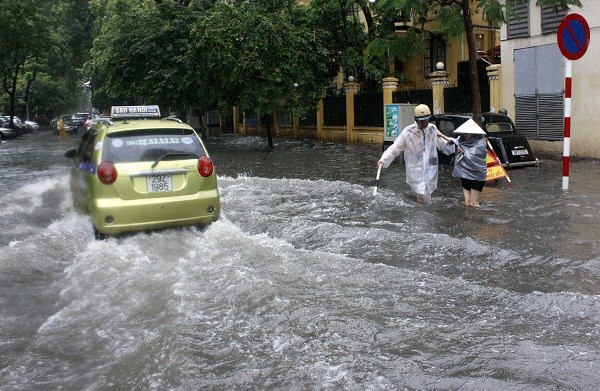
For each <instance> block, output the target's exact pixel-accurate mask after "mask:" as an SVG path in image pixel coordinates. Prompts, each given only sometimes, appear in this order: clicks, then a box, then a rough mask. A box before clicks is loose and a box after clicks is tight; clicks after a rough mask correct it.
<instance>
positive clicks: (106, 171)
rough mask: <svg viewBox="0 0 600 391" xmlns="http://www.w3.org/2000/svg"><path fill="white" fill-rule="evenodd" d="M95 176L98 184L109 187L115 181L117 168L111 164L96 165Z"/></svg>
mask: <svg viewBox="0 0 600 391" xmlns="http://www.w3.org/2000/svg"><path fill="white" fill-rule="evenodd" d="M96 175H97V176H98V179H99V180H100V182H102V183H104V184H105V185H111V184H113V183H114V182H115V181H116V180H117V175H118V174H117V167H115V165H114V164H113V163H112V162H102V163H100V165H98V169H97V170H96Z"/></svg>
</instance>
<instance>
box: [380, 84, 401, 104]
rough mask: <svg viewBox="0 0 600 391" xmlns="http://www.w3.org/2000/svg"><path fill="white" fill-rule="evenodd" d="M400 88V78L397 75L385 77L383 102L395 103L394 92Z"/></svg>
mask: <svg viewBox="0 0 600 391" xmlns="http://www.w3.org/2000/svg"><path fill="white" fill-rule="evenodd" d="M396 88H398V79H396V78H395V77H386V78H385V79H383V104H384V105H389V104H392V103H394V92H395V91H396Z"/></svg>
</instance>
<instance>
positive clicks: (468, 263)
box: [0, 133, 600, 390]
mask: <svg viewBox="0 0 600 391" xmlns="http://www.w3.org/2000/svg"><path fill="white" fill-rule="evenodd" d="M76 141H77V140H76V138H75V137H74V136H70V138H69V139H68V140H67V141H66V142H60V141H59V140H58V138H57V137H56V136H54V135H52V134H50V133H38V134H33V135H29V136H26V137H22V138H19V139H16V140H11V141H6V142H3V143H2V145H0V185H1V186H2V189H3V191H2V193H0V246H1V248H2V251H1V252H0V390H54V389H65V390H83V389H86V390H109V389H111V390H170V389H177V390H405V389H408V390H434V389H435V390H484V389H485V390H593V389H597V388H598V386H599V385H600V371H599V369H600V284H599V282H600V251H599V250H598V249H599V248H600V195H599V189H600V161H598V160H589V159H585V160H584V159H572V160H571V177H570V190H568V191H563V190H561V179H562V162H561V161H560V160H559V159H557V158H556V157H544V156H539V158H540V166H539V167H529V168H523V169H514V170H511V171H509V175H510V178H511V179H512V181H513V182H514V184H515V186H513V187H509V186H507V182H506V181H504V180H503V181H501V182H500V183H499V184H498V185H497V186H491V187H490V186H488V187H486V188H485V189H484V191H483V193H482V200H481V201H482V208H480V209H475V208H466V207H464V206H463V205H462V190H461V188H460V183H459V181H457V180H456V179H454V178H452V177H451V167H447V166H443V167H441V169H440V177H439V185H438V186H439V187H438V190H437V191H436V192H435V193H434V194H433V202H432V204H430V205H427V206H423V205H420V204H418V203H417V202H416V201H415V199H414V198H413V197H412V196H411V194H410V192H409V188H408V185H406V183H405V182H404V166H403V165H401V164H399V163H397V162H396V163H394V164H392V166H390V168H388V169H386V170H384V171H382V174H381V180H380V186H379V192H378V194H377V195H376V196H374V195H373V185H374V183H375V180H374V179H375V174H376V161H377V160H378V158H379V156H380V155H381V148H380V146H378V145H358V144H357V145H347V144H342V143H333V142H321V141H314V140H304V141H300V140H281V139H276V140H275V150H274V151H269V150H267V148H266V145H267V141H266V139H263V138H257V137H236V136H234V135H225V136H222V137H218V138H211V139H209V140H208V141H207V144H206V145H207V148H208V150H209V152H210V153H211V156H212V157H213V159H214V161H215V165H216V170H217V173H218V174H219V189H220V192H221V203H222V205H221V206H222V214H221V219H220V220H219V221H217V222H216V223H214V224H212V225H211V226H209V227H208V228H206V229H205V230H201V231H200V230H196V229H177V230H166V231H162V232H157V233H151V234H143V233H142V234H137V235H132V236H128V237H125V238H121V239H109V240H108V241H106V242H101V241H95V240H94V239H93V233H92V226H91V224H90V223H89V220H88V218H87V217H86V216H83V215H81V214H79V213H78V212H76V211H75V210H74V209H73V208H72V205H71V203H72V200H71V194H70V190H69V186H68V179H69V171H70V167H71V162H70V161H69V160H67V159H66V158H64V157H63V156H62V155H63V152H64V150H66V149H67V148H70V147H73V146H75V145H76Z"/></svg>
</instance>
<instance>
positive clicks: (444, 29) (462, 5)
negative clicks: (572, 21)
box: [357, 0, 581, 119]
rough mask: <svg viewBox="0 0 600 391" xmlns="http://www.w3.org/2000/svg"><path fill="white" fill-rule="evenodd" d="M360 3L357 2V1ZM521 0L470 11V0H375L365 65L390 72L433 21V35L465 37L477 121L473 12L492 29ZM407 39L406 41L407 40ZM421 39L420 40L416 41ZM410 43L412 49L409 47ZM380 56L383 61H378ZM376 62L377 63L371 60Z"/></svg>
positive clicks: (483, 3) (480, 3)
mask: <svg viewBox="0 0 600 391" xmlns="http://www.w3.org/2000/svg"><path fill="white" fill-rule="evenodd" d="M357 1H360V0H357ZM519 1H520V0H475V2H474V5H475V7H474V9H471V3H473V1H471V0H377V1H376V3H375V6H374V7H375V8H376V10H377V17H376V18H375V21H376V24H377V29H376V34H375V35H376V38H374V39H373V40H371V42H370V44H369V46H368V48H367V50H366V57H365V58H366V63H367V64H379V65H380V66H384V67H386V66H387V67H388V68H387V69H383V71H384V72H385V71H387V72H390V71H391V69H390V68H389V65H390V64H391V63H393V62H394V61H397V60H399V61H402V60H404V59H405V58H406V56H407V55H412V54H414V53H415V52H417V51H418V50H419V48H418V46H417V44H415V43H414V42H415V40H418V41H420V42H422V40H423V39H424V38H425V36H426V35H427V34H428V33H429V32H427V31H425V30H424V29H423V27H424V23H425V22H426V21H427V20H433V19H435V21H436V22H437V23H436V26H437V27H436V32H437V33H440V34H442V35H443V36H444V38H445V39H446V40H449V39H451V38H456V37H460V36H463V35H464V36H465V38H466V41H467V48H468V57H469V74H470V80H471V93H472V95H473V114H474V118H476V119H478V118H480V114H481V97H480V95H479V79H478V73H477V62H476V60H477V52H476V49H475V38H474V33H473V18H472V15H473V12H476V13H481V14H482V15H483V18H484V20H486V21H487V22H488V23H490V24H491V25H492V26H496V27H499V26H500V25H501V24H502V23H506V21H507V15H508V14H509V13H510V12H512V10H513V9H514V6H515V2H519ZM536 5H538V6H548V5H551V6H554V7H555V8H556V9H568V7H569V6H578V7H581V2H580V1H579V0H537V1H536ZM394 22H405V23H406V25H407V26H410V27H409V28H408V32H409V34H410V33H411V32H412V34H414V35H413V36H410V35H408V34H397V33H396V26H395V23H394ZM407 36H408V37H410V38H409V39H406V37H407ZM419 38H420V39H419ZM411 43H413V44H412V46H411ZM382 57H384V58H385V61H381V59H382ZM377 59H379V60H380V61H379V62H378V63H377V62H376V61H374V60H377Z"/></svg>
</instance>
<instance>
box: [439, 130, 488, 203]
mask: <svg viewBox="0 0 600 391" xmlns="http://www.w3.org/2000/svg"><path fill="white" fill-rule="evenodd" d="M454 133H456V134H458V135H459V136H458V137H457V138H451V137H447V136H445V135H443V134H441V133H439V134H438V136H439V137H441V138H443V139H445V140H447V141H448V142H451V143H453V144H454V145H456V153H457V154H456V156H455V158H454V169H453V170H452V176H453V177H455V178H459V179H460V184H461V185H462V188H463V195H464V197H465V205H467V206H473V207H476V208H479V207H480V204H479V196H480V195H481V192H482V191H483V186H484V185H485V177H486V164H485V158H486V156H487V143H486V139H485V136H486V133H485V132H484V131H483V130H482V129H481V127H479V125H477V123H476V122H475V121H473V120H472V119H469V120H468V121H467V122H465V123H464V124H462V125H460V126H459V127H458V128H456V130H455V131H454Z"/></svg>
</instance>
